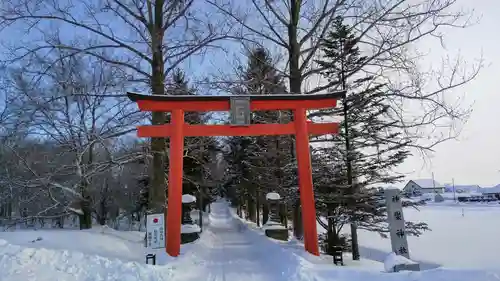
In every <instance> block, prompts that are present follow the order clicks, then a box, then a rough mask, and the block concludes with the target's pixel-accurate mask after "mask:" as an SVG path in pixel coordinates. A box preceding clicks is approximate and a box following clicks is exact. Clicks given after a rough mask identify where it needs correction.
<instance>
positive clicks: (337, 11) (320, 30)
mask: <svg viewBox="0 0 500 281" xmlns="http://www.w3.org/2000/svg"><path fill="white" fill-rule="evenodd" d="M208 2H209V3H210V4H211V5H212V6H214V7H216V8H217V9H218V10H219V11H220V12H221V13H223V14H225V15H226V16H228V17H229V18H230V19H232V20H233V22H234V24H235V25H240V26H242V27H243V28H242V30H243V31H240V35H244V36H245V38H248V39H252V40H254V41H258V42H261V44H263V45H265V46H266V47H268V48H269V49H271V50H274V52H275V53H277V54H279V55H282V56H283V57H285V59H284V60H283V62H282V64H281V67H280V68H279V69H280V70H281V72H282V74H283V75H284V77H285V78H287V79H288V82H289V83H288V88H289V89H288V90H289V92H290V93H292V94H312V93H318V92H322V91H331V90H336V89H337V88H335V87H334V86H338V84H339V83H337V82H336V81H327V80H326V79H322V78H321V77H319V76H318V74H319V73H321V72H323V71H325V67H324V66H321V65H319V64H317V63H316V62H315V61H316V60H317V59H318V58H320V57H321V55H322V54H321V53H320V47H321V45H322V39H323V38H324V37H325V35H326V34H327V32H328V30H329V29H330V28H331V25H332V23H333V22H334V20H335V18H338V17H340V18H343V19H344V21H345V23H346V24H349V25H350V26H351V27H352V28H353V29H354V30H355V31H356V32H355V33H356V34H357V35H358V37H357V41H358V45H359V46H360V49H361V50H362V52H363V54H364V55H366V60H365V61H364V63H363V64H361V65H360V66H359V67H358V68H356V69H353V70H352V71H350V73H348V74H347V76H346V77H345V78H346V79H348V78H350V77H352V76H356V75H357V74H360V73H369V74H370V76H376V77H377V78H378V79H379V80H380V82H381V83H386V84H388V85H389V87H390V88H391V89H392V94H391V96H390V99H391V101H392V102H393V103H394V104H395V105H397V106H398V108H400V112H399V121H400V122H399V123H398V126H399V127H400V128H401V129H402V130H405V131H406V133H407V134H411V135H412V136H415V140H422V138H421V137H422V134H421V133H422V130H423V128H428V127H429V126H431V127H437V126H440V127H443V126H445V127H446V128H450V127H452V126H451V125H452V123H453V124H456V123H454V122H455V121H461V120H463V118H466V117H467V116H468V113H469V108H464V106H463V104H457V103H455V102H451V101H450V100H451V99H446V98H445V96H449V95H451V92H452V90H453V89H455V88H458V87H461V86H463V85H464V84H466V83H468V82H469V81H471V80H472V79H474V78H475V77H476V75H477V74H478V71H479V67H480V66H481V63H479V64H478V65H472V66H470V67H467V65H465V64H464V62H463V61H462V60H460V58H455V59H446V60H443V62H442V64H441V65H439V66H438V68H437V69H432V70H430V71H426V70H423V69H422V68H421V67H420V64H419V62H418V60H419V59H422V57H423V56H424V55H423V54H422V53H420V52H418V48H416V47H417V45H416V43H418V42H421V41H422V40H424V39H430V38H436V40H438V42H442V41H443V40H444V39H445V38H444V33H445V32H446V30H447V29H448V28H454V27H456V28H464V27H467V26H469V25H470V24H471V23H472V22H471V19H472V14H470V13H467V12H464V11H462V10H458V9H457V8H458V7H457V1H456V0H417V1H405V0H383V1H376V2H373V1H369V2H367V1H363V0H318V1H303V0H251V1H249V4H248V5H243V6H241V5H237V3H235V1H230V0H208ZM439 40H440V41H439ZM409 110H411V111H412V112H415V113H416V114H406V115H405V114H404V112H407V113H408V111H409ZM422 110H424V112H425V114H423V113H420V114H418V113H419V112H421V111H422ZM431 131H432V130H431ZM425 132H426V134H427V135H428V134H429V130H428V129H426V130H425ZM431 133H432V132H431ZM437 133H440V134H441V133H443V131H442V130H441V131H439V132H437ZM453 136H454V135H439V136H437V137H436V138H434V139H433V140H432V141H430V142H429V141H425V142H424V141H422V142H419V143H418V144H417V145H416V146H418V147H419V148H424V149H430V148H432V147H433V146H435V145H436V144H437V143H440V142H442V141H444V140H446V139H449V138H450V137H453Z"/></svg>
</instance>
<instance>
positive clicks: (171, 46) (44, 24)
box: [0, 0, 228, 211]
mask: <svg viewBox="0 0 500 281" xmlns="http://www.w3.org/2000/svg"><path fill="white" fill-rule="evenodd" d="M0 7H1V8H0V26H3V27H5V28H15V29H16V33H17V34H21V33H22V32H26V33H27V34H28V37H27V39H28V40H29V41H28V42H22V44H15V46H13V48H11V50H12V52H11V57H12V60H11V61H10V62H13V61H19V60H20V59H22V60H24V61H31V60H33V59H34V57H37V56H40V55H42V54H46V53H48V52H50V51H51V50H54V49H64V50H66V51H67V56H73V55H76V54H87V55H91V56H93V57H95V58H97V59H99V60H100V61H102V62H105V63H107V64H110V65H114V66H119V67H122V68H123V69H124V71H125V72H126V73H127V75H128V80H129V81H133V82H142V83H144V84H142V85H144V86H146V87H147V88H149V90H150V91H151V92H152V93H153V94H156V95H164V94H168V93H167V92H166V90H165V78H166V77H167V76H168V74H169V73H170V72H172V71H173V70H174V69H176V68H178V67H180V66H181V64H182V63H183V62H184V61H185V60H186V59H187V58H189V57H191V56H193V55H197V54H202V53H203V51H204V50H205V49H206V48H207V47H216V46H215V45H214V44H215V42H216V41H218V40H220V39H224V38H228V35H227V34H228V30H227V29H225V26H226V25H224V24H223V22H221V21H220V18H219V17H216V16H214V13H212V12H211V11H209V10H207V7H206V5H203V3H200V1H195V0H170V1H169V0H104V1H96V0H83V1H77V2H74V1H53V0H6V1H2V4H1V6H0ZM21 30H22V31H21ZM53 30H56V31H59V30H60V31H61V33H62V32H64V34H65V36H58V38H61V37H62V38H64V40H62V42H61V40H56V41H54V40H52V38H53V37H54V36H53V33H54V31H53ZM71 34H74V36H72V35H71ZM84 36H87V37H88V38H91V39H90V40H82V38H83V37H84ZM35 38H36V39H38V38H40V40H35ZM103 50H113V52H112V55H110V53H109V52H108V53H107V54H103ZM58 60H60V58H59V59H58ZM138 85H140V84H138ZM165 120H166V116H165V114H164V113H161V112H155V113H153V115H152V123H153V124H163V123H165ZM165 149H166V144H165V140H164V139H162V138H153V139H152V142H151V152H152V154H153V161H152V167H153V171H152V181H151V185H150V186H151V192H149V194H150V200H151V201H152V202H151V203H152V204H150V207H151V208H152V209H155V210H157V211H159V210H162V209H163V206H164V203H165V184H166V181H165V173H164V166H165V165H164V164H165Z"/></svg>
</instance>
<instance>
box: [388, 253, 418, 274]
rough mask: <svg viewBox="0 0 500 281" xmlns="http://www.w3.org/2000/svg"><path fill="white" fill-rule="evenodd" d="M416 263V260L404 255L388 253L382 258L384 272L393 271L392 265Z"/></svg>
mask: <svg viewBox="0 0 500 281" xmlns="http://www.w3.org/2000/svg"><path fill="white" fill-rule="evenodd" d="M403 264H404V265H410V264H416V262H414V261H412V260H409V259H407V258H406V257H403V256H400V255H396V253H390V254H389V255H388V256H387V258H385V260H384V269H385V271H386V272H394V267H395V266H398V265H403Z"/></svg>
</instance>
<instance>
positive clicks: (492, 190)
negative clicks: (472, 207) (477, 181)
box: [481, 184, 500, 200]
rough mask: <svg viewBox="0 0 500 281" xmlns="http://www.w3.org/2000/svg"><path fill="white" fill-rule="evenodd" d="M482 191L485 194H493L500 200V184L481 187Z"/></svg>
mask: <svg viewBox="0 0 500 281" xmlns="http://www.w3.org/2000/svg"><path fill="white" fill-rule="evenodd" d="M481 193H482V194H483V195H485V196H492V197H495V198H497V199H498V200H500V184H497V185H496V186H494V187H483V188H481Z"/></svg>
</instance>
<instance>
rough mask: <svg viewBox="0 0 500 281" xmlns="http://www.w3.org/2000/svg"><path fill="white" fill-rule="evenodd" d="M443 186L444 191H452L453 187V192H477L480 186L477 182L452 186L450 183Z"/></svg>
mask: <svg viewBox="0 0 500 281" xmlns="http://www.w3.org/2000/svg"><path fill="white" fill-rule="evenodd" d="M444 188H445V191H446V192H453V189H455V192H479V191H480V190H481V187H480V186H479V185H477V184H470V185H462V184H461V185H455V186H453V185H452V184H445V185H444Z"/></svg>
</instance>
